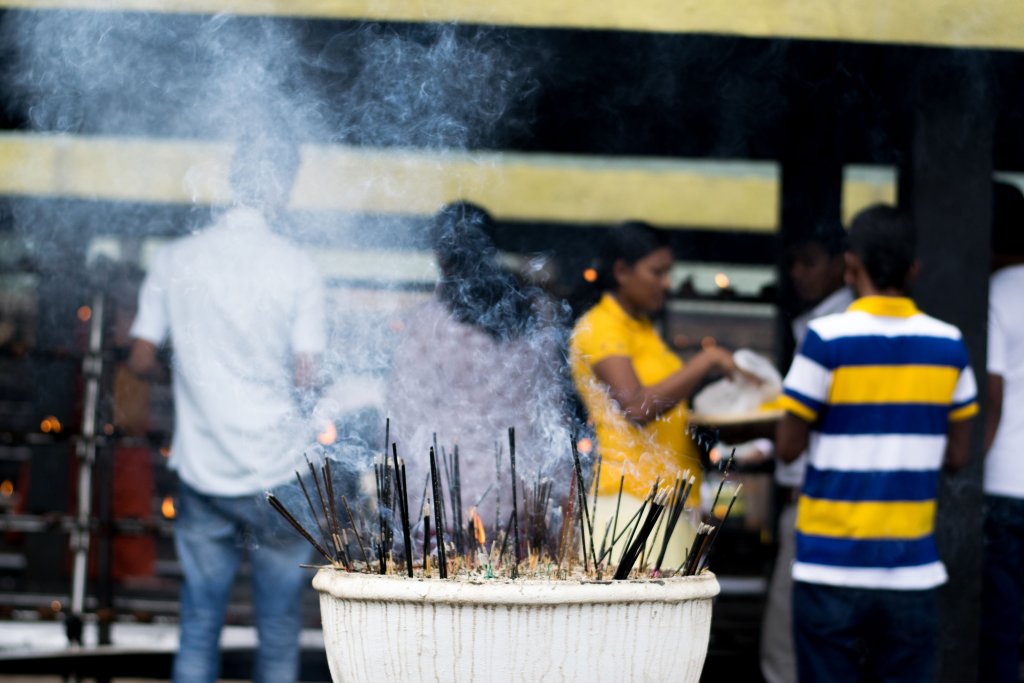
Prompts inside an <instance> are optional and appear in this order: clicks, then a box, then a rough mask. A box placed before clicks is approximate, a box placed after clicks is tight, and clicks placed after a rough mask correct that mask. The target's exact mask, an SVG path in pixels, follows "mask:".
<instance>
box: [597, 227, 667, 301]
mask: <svg viewBox="0 0 1024 683" xmlns="http://www.w3.org/2000/svg"><path fill="white" fill-rule="evenodd" d="M665 247H671V242H670V241H669V238H668V234H667V233H665V232H664V231H663V230H658V229H657V228H655V227H653V226H651V225H648V224H647V223H644V222H642V221H628V222H626V223H623V224H621V225H618V226H615V227H614V228H609V229H608V232H607V234H606V235H605V236H604V241H603V242H602V244H601V252H600V256H599V261H598V265H597V284H598V286H599V287H600V288H601V290H602V291H609V290H613V289H615V288H616V287H617V286H618V285H617V283H616V282H615V274H614V270H615V262H616V261H622V262H624V263H625V264H626V265H629V266H632V265H633V264H635V263H636V262H637V261H639V260H640V259H642V258H644V257H645V256H648V255H650V254H651V253H653V252H655V251H658V250H659V249H664V248H665Z"/></svg>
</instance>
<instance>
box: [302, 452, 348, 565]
mask: <svg viewBox="0 0 1024 683" xmlns="http://www.w3.org/2000/svg"><path fill="white" fill-rule="evenodd" d="M304 457H305V458H306V465H308V466H309V474H310V476H311V477H312V478H313V486H314V488H315V489H316V497H317V500H319V501H320V512H322V513H323V516H324V523H325V524H326V525H327V534H328V538H330V539H331V543H330V545H333V546H334V559H335V560H336V561H339V562H340V561H342V554H343V551H342V549H341V537H340V536H338V535H335V533H334V524H333V522H332V519H331V513H330V510H329V509H328V506H327V500H326V496H325V495H324V491H323V489H322V488H321V487H320V477H318V476H317V474H316V467H314V466H313V463H312V462H311V461H310V459H309V456H308V455H305V456H304ZM343 564H344V563H343Z"/></svg>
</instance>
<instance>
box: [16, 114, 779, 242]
mask: <svg viewBox="0 0 1024 683" xmlns="http://www.w3.org/2000/svg"><path fill="white" fill-rule="evenodd" d="M231 153H232V147H231V145H228V144H224V143H217V142H201V141H182V140H150V139H141V138H118V137H86V136H78V137H76V136H62V135H52V134H24V133H6V134H0V194H10V195H27V196H35V197H70V198H82V199H100V200H108V201H126V202H142V203H171V204H175V203H178V204H188V203H200V204H209V203H212V204H218V203H227V202H229V201H230V199H231V190H230V187H229V185H228V182H227V169H228V166H229V161H230V158H231ZM302 155H303V161H302V166H301V167H300V169H299V175H298V178H297V179H296V185H295V188H294V191H293V193H292V206H293V207H294V208H297V209H305V210H324V211H340V212H372V213H385V214H387V213H393V214H413V215H417V214H418V215H429V214H431V213H433V212H434V211H436V210H437V208H438V207H439V206H440V205H442V204H444V203H445V202H449V201H452V200H455V199H460V198H464V199H470V200H472V201H475V202H478V203H479V204H481V205H483V206H485V207H487V208H488V209H489V210H490V211H491V212H492V213H494V215H495V216H496V217H498V218H500V219H506V220H519V221H554V222H567V223H614V222H618V221H623V220H627V219H639V220H645V221H648V222H650V223H653V224H656V225H663V226H696V227H702V228H712V229H714V228H721V229H729V230H736V229H738V230H746V231H751V232H772V231H774V230H775V229H776V224H777V219H778V185H779V183H778V167H777V166H776V165H775V164H770V163H741V162H734V163H723V162H703V161H692V160H691V161H666V160H660V159H643V158H637V159H626V160H623V159H621V158H616V159H609V158H603V157H585V156H574V155H550V154H547V155H545V154H502V153H453V152H444V151H423V150H381V149H367V148H354V147H342V146H332V145H305V146H303V147H302Z"/></svg>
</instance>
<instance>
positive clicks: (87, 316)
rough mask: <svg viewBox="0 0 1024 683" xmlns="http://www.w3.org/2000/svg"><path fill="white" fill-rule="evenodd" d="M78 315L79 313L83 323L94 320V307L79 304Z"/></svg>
mask: <svg viewBox="0 0 1024 683" xmlns="http://www.w3.org/2000/svg"><path fill="white" fill-rule="evenodd" d="M76 315H78V319H79V320H81V321H82V322H83V323H87V322H89V321H90V320H92V309H91V308H89V307H88V306H79V308H78V311H77V312H76Z"/></svg>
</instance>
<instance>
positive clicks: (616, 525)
mask: <svg viewBox="0 0 1024 683" xmlns="http://www.w3.org/2000/svg"><path fill="white" fill-rule="evenodd" d="M625 484H626V473H625V472H623V473H622V475H621V476H620V477H619V497H618V498H617V499H616V500H615V521H614V522H613V523H612V538H615V537H616V535H617V534H618V531H619V507H620V506H621V505H622V487H623V486H625Z"/></svg>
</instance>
